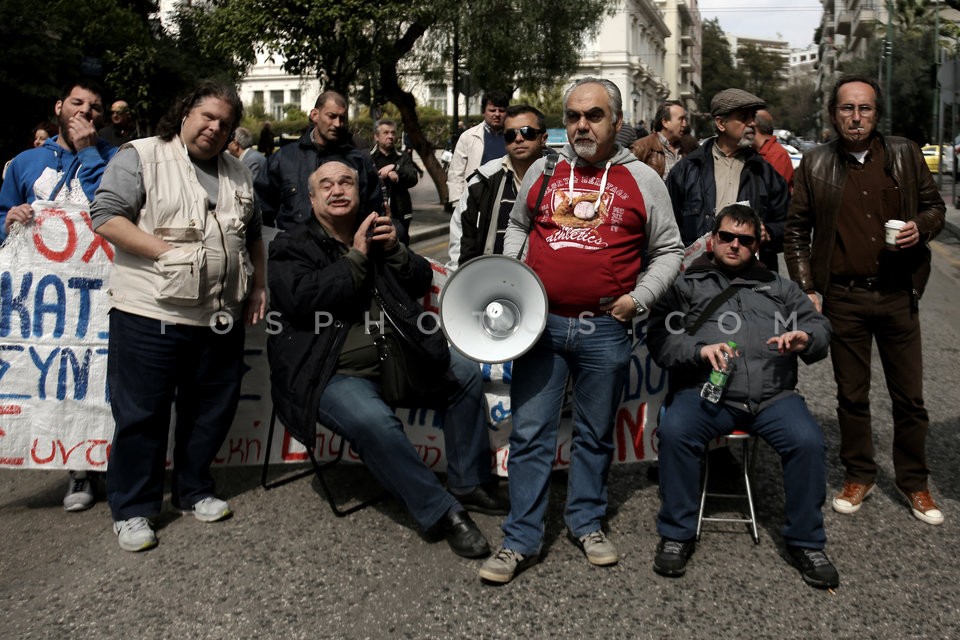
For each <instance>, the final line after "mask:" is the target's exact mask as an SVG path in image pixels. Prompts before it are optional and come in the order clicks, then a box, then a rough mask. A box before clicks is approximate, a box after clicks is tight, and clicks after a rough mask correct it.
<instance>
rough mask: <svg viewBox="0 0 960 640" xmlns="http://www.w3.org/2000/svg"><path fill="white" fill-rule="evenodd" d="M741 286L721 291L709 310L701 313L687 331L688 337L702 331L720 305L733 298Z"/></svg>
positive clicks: (710, 304)
mask: <svg viewBox="0 0 960 640" xmlns="http://www.w3.org/2000/svg"><path fill="white" fill-rule="evenodd" d="M740 286H741V285H736V284H732V285H730V286H729V287H727V288H726V289H724V290H723V291H721V292H720V293H718V294H717V295H715V296H714V297H713V300H711V301H710V303H709V304H708V305H707V308H706V309H704V310H703V312H701V313H700V315H699V316H698V317H697V321H696V322H694V323H693V325H691V326H690V328H688V329H687V335H691V336H692V335H694V334H696V333H697V331H699V330H700V327H702V326H703V325H704V323H705V322H706V321H707V320H709V319H710V316H712V315H713V312H714V311H716V310H717V309H719V308H720V305H722V304H723V303H724V302H726V301H727V300H729V299H730V298H731V297H733V294H735V293H736V292H737V289H739V288H740Z"/></svg>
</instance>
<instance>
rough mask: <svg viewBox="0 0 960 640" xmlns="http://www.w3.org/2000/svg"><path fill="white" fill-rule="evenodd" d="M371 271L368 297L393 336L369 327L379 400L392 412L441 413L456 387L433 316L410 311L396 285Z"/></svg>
mask: <svg viewBox="0 0 960 640" xmlns="http://www.w3.org/2000/svg"><path fill="white" fill-rule="evenodd" d="M382 268H383V267H380V266H378V267H377V271H376V272H375V284H374V289H373V295H374V297H375V298H376V300H377V304H379V305H380V308H381V310H382V311H383V315H384V316H385V317H386V319H387V322H389V323H390V327H391V328H392V331H390V332H386V331H383V330H381V328H380V327H379V326H378V325H376V324H374V325H373V334H374V337H373V342H374V344H375V345H376V347H377V354H378V356H379V358H380V395H381V397H382V398H383V401H384V402H386V403H387V404H388V405H390V406H392V407H424V408H430V409H443V408H445V407H446V406H447V403H448V400H449V398H450V396H451V395H453V394H454V393H455V392H456V390H457V388H458V387H459V383H458V381H457V379H456V378H455V377H454V375H453V373H452V372H451V371H450V350H449V347H448V346H447V340H446V338H445V337H444V335H443V332H442V331H440V327H439V324H438V322H437V319H436V317H435V316H434V315H430V314H425V313H423V309H422V308H421V307H420V306H419V305H413V306H410V305H408V304H405V303H403V302H399V301H400V300H403V299H404V297H403V296H402V295H397V294H398V293H400V292H398V291H396V287H397V284H396V283H395V282H394V281H392V279H391V278H389V277H388V276H385V275H383V274H382V273H380V270H381V269H382Z"/></svg>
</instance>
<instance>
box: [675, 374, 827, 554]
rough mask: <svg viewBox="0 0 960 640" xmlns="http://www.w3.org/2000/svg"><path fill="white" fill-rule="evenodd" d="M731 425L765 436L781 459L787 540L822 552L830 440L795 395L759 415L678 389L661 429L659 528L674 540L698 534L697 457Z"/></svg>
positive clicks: (770, 406)
mask: <svg viewBox="0 0 960 640" xmlns="http://www.w3.org/2000/svg"><path fill="white" fill-rule="evenodd" d="M734 429H739V430H741V431H746V432H748V433H751V434H753V435H756V436H759V437H761V438H763V439H764V440H766V441H767V443H768V444H769V445H770V446H771V447H773V449H774V451H776V452H777V454H779V456H780V463H781V464H782V465H783V489H784V493H785V494H786V496H785V497H786V504H785V506H784V510H785V511H786V522H785V523H784V525H783V540H784V542H786V543H787V544H789V545H795V546H798V547H807V548H810V549H822V548H823V545H824V543H825V542H826V540H827V537H826V534H825V533H824V531H823V512H822V511H821V508H822V507H823V501H824V500H825V499H826V491H827V488H826V482H827V470H826V457H825V456H826V445H825V444H824V441H823V431H822V430H821V429H820V425H819V424H817V422H816V420H814V419H813V416H812V415H810V412H809V411H808V410H807V404H806V402H804V401H803V398H802V397H801V396H799V395H796V394H793V395H789V396H786V397H785V398H783V399H782V400H778V401H776V402H774V403H772V404H771V405H769V406H767V407H766V408H764V409H763V411H761V412H760V413H758V414H757V415H755V416H754V415H751V414H750V413H749V412H747V411H743V410H740V409H736V408H733V407H730V406H727V405H724V404H723V403H720V404H711V403H709V402H707V401H706V400H702V399H701V398H700V390H699V389H685V390H683V391H678V392H677V393H676V394H675V395H674V396H673V401H672V402H671V403H670V405H669V406H668V407H667V410H666V411H665V412H664V414H663V421H662V422H661V423H660V428H659V430H658V431H657V434H658V435H659V438H660V451H659V457H658V460H659V463H660V498H661V504H660V514H659V515H658V516H657V531H658V532H659V533H660V535H662V536H664V537H667V538H670V539H672V540H690V539H693V538H695V537H696V535H697V513H698V511H699V509H700V460H701V459H702V458H703V454H704V450H705V449H706V446H707V443H708V442H710V441H711V440H713V439H714V438H717V437H720V436H723V435H726V434H728V433H730V432H731V431H733V430H734Z"/></svg>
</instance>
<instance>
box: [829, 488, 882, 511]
mask: <svg viewBox="0 0 960 640" xmlns="http://www.w3.org/2000/svg"><path fill="white" fill-rule="evenodd" d="M875 486H876V485H875V484H874V483H872V482H871V483H869V484H864V483H862V482H854V481H852V480H847V481H846V482H844V483H843V491H841V492H840V493H838V494H837V496H836V497H835V498H834V499H833V510H834V511H836V512H837V513H846V514H850V513H856V512H857V511H858V510H859V509H860V505H862V504H863V501H864V499H866V497H867V496H868V495H870V492H872V491H873V488H874V487H875Z"/></svg>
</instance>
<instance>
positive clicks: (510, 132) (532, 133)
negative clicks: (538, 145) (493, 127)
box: [503, 127, 545, 144]
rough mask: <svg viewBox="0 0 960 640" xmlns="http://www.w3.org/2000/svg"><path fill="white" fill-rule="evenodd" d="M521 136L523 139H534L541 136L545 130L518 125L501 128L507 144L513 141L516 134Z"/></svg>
mask: <svg viewBox="0 0 960 640" xmlns="http://www.w3.org/2000/svg"><path fill="white" fill-rule="evenodd" d="M518 133H519V134H520V135H521V136H523V139H524V140H536V139H537V136H542V135H543V134H544V133H545V131H544V130H543V129H537V128H536V127H520V128H519V129H504V130H503V139H504V141H505V142H506V143H507V144H510V143H511V142H515V141H516V139H517V134H518Z"/></svg>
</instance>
